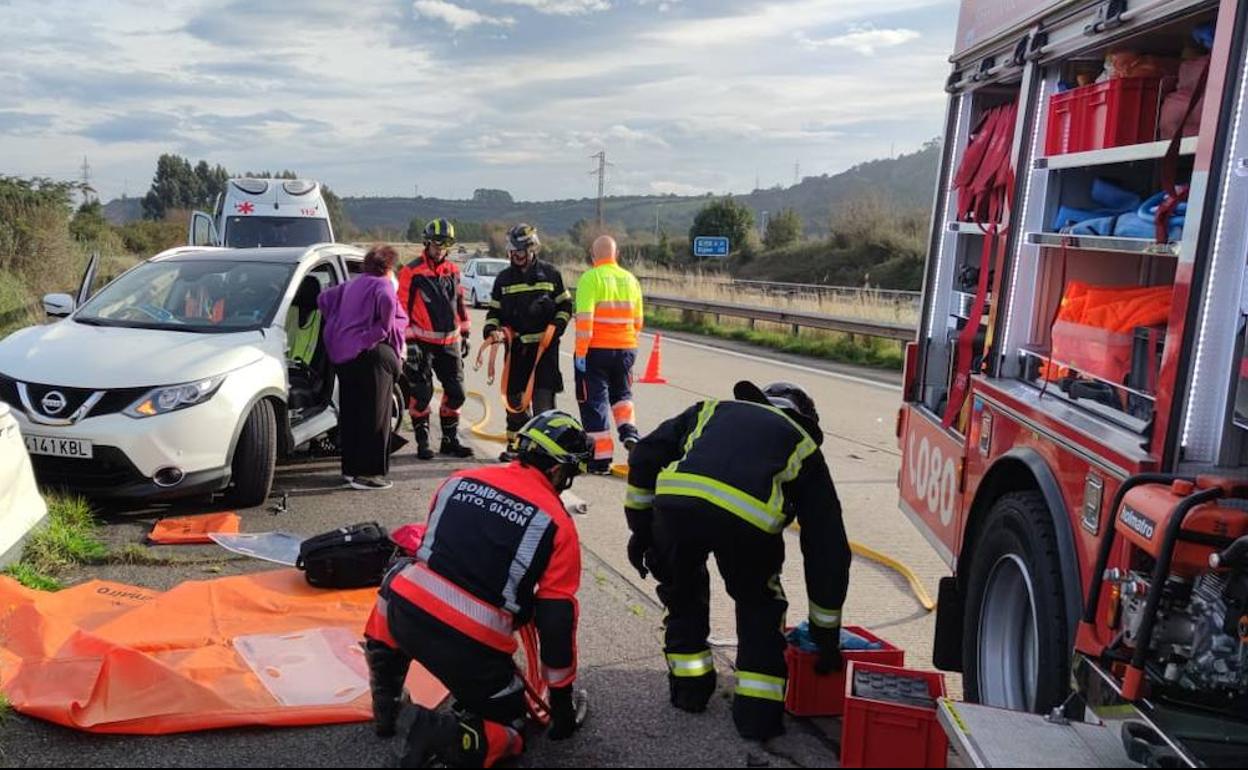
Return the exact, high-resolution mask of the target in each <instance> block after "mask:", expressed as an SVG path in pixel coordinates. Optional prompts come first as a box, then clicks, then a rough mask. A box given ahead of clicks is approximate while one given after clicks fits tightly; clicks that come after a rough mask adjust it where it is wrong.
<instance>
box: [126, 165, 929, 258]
mask: <svg viewBox="0 0 1248 770" xmlns="http://www.w3.org/2000/svg"><path fill="white" fill-rule="evenodd" d="M939 161H940V148H939V143H937V142H932V143H929V144H928V145H926V146H925V147H923V149H921V150H919V151H918V152H914V153H911V154H909V155H902V156H899V157H897V158H888V159H883V160H873V161H869V162H867V163H862V164H859V165H857V166H854V167H853V168H851V169H849V170H848V171H844V172H842V173H840V174H834V175H831V176H829V175H826V174H825V175H823V176H818V177H806V178H805V179H803V180H802V181H801V183H800V184H797V185H794V186H792V187H787V188H773V189H770V190H755V191H754V192H752V193H749V194H747V195H738V196H735V197H736V199H737V200H738V201H740V202H741V203H744V204H745V205H746V206H749V207H750V208H751V209H753V210H754V213H755V216H756V217H758V216H760V215H761V213H762V212H764V211H768V212H773V213H774V212H777V211H780V210H781V209H784V208H792V209H795V210H796V211H797V212H798V213H799V214H800V215H801V217H802V222H803V223H804V224H805V228H806V231H807V234H809V235H823V234H826V233H827V231H828V220H829V218H830V216H831V213H832V210H833V208H834V207H836V206H838V205H840V204H842V203H845V202H847V201H850V200H853V199H855V198H856V197H860V196H862V195H864V194H866V193H867V192H871V193H872V194H874V195H878V196H879V197H881V198H882V199H884V200H888V201H891V202H893V203H894V204H895V205H897V206H898V207H899V208H905V209H910V208H922V209H927V208H929V207H930V206H931V201H932V194H933V192H934V191H935V189H936V174H937V170H938V168H937V167H938V165H939ZM330 181H331V182H332V180H330ZM710 197H711V196H677V195H648V196H617V197H610V198H607V200H606V204H605V207H606V218H607V221H608V222H610V223H611V224H613V225H620V226H623V227H624V228H625V229H627V230H652V229H653V228H654V226H655V217H656V216H657V217H658V223H659V226H660V227H661V228H662V229H664V230H666V231H667V232H669V233H673V234H681V235H683V234H684V233H685V232H686V231H687V230H688V229H689V227H690V226H691V225H692V224H693V218H694V216H695V215H696V214H697V212H698V210H699V209H701V208H702V207H703V206H705V205H706V203H707V201H708V200H709V199H710ZM342 203H343V207H344V208H345V210H346V213H347V218H348V219H349V220H350V221H351V223H352V224H353V225H354V226H355V227H356V228H358V229H360V230H363V231H374V230H377V231H392V232H403V231H405V230H406V229H407V225H408V223H409V222H410V221H411V220H412V218H414V217H420V218H421V219H426V220H428V219H432V218H434V217H446V218H448V219H458V220H460V221H464V222H521V221H524V222H530V223H532V224H535V225H537V226H538V228H539V229H541V230H545V231H547V232H553V233H557V234H562V233H565V232H567V231H568V229H569V228H570V227H572V225H573V224H575V223H576V222H577V221H578V220H582V219H586V220H592V219H594V217H595V216H596V211H595V200H594V199H593V198H582V199H580V200H558V201H514V200H512V199H511V196H510V195H508V194H507V193H505V192H503V191H501V190H481V191H478V194H477V195H476V196H474V198H473V199H472V200H444V199H441V198H425V197H420V198H371V197H363V198H343V199H342ZM104 215H105V217H107V218H108V220H109V221H110V222H113V223H115V224H121V223H124V222H128V221H131V220H134V219H138V218H140V217H141V216H142V215H143V209H142V201H141V199H139V198H125V199H118V200H113V201H110V202H109V203H108V204H107V205H106V206H105V207H104Z"/></svg>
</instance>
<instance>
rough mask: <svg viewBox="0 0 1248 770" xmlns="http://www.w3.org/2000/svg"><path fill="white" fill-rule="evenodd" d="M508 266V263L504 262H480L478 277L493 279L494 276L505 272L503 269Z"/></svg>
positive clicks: (478, 264)
mask: <svg viewBox="0 0 1248 770" xmlns="http://www.w3.org/2000/svg"><path fill="white" fill-rule="evenodd" d="M507 264H508V263H507V262H504V261H502V260H494V261H490V262H478V263H477V275H480V276H484V277H486V278H493V277H494V276H496V275H498V274H499V273H501V272H503V268H505V267H507Z"/></svg>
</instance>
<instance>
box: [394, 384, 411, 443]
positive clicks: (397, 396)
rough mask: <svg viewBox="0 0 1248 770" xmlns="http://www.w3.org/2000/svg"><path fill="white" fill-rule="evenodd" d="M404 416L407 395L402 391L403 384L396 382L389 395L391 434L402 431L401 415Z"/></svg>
mask: <svg viewBox="0 0 1248 770" xmlns="http://www.w3.org/2000/svg"><path fill="white" fill-rule="evenodd" d="M405 414H407V393H406V392H405V391H404V390H403V384H402V383H399V382H396V383H394V389H393V391H392V392H391V393H390V432H391V433H398V432H399V431H401V430H402V429H403V415H405Z"/></svg>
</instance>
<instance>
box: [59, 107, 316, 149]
mask: <svg viewBox="0 0 1248 770" xmlns="http://www.w3.org/2000/svg"><path fill="white" fill-rule="evenodd" d="M329 129H330V125H329V124H327V123H324V122H322V121H319V120H315V119H311V118H304V117H300V116H297V115H294V114H292V113H290V112H287V111H285V110H266V111H264V112H254V113H242V114H232V115H227V114H219V113H207V112H197V111H191V110H184V111H180V112H154V111H143V112H135V113H127V114H124V115H114V116H112V117H109V118H106V119H105V120H101V121H98V122H96V123H92V124H90V125H88V126H87V127H86V128H84V129H82V130H81V131H80V132H79V133H80V134H81V135H82V136H85V137H87V138H88V139H94V140H95V141H97V142H100V143H102V144H111V143H119V142H173V143H178V144H182V145H184V146H193V147H200V148H204V147H229V146H232V145H234V146H236V145H237V144H239V142H240V141H241V142H243V143H253V142H257V141H258V140H262V139H273V138H280V137H285V136H290V135H292V134H298V133H300V132H318V131H320V132H323V131H327V130H329Z"/></svg>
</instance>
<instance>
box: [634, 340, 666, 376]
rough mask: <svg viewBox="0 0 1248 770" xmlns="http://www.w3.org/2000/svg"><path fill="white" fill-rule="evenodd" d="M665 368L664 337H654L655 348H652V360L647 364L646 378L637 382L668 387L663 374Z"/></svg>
mask: <svg viewBox="0 0 1248 770" xmlns="http://www.w3.org/2000/svg"><path fill="white" fill-rule="evenodd" d="M662 368H663V335H662V334H656V335H654V347H652V348H650V360H649V361H648V362H647V363H646V376H644V377H642V378H641V379H640V380H637V382H640V383H645V384H647V385H666V384H667V380H665V379H663V374H662V372H661V370H662Z"/></svg>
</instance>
